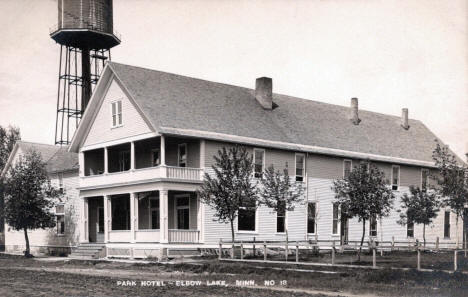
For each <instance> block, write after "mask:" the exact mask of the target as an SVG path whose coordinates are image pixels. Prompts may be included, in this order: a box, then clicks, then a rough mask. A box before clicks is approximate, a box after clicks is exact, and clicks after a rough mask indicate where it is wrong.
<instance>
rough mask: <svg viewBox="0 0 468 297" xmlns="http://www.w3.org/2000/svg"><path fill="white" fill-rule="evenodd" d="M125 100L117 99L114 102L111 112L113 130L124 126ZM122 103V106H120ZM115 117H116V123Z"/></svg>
mask: <svg viewBox="0 0 468 297" xmlns="http://www.w3.org/2000/svg"><path fill="white" fill-rule="evenodd" d="M122 101H123V100H122V99H117V100H114V101H112V102H110V104H111V108H110V112H111V128H118V127H122V126H123V111H122V109H123V102H122ZM119 103H120V104H119ZM114 106H115V114H114ZM119 106H120V113H119ZM114 116H115V123H114Z"/></svg>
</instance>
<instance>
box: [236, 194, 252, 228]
mask: <svg viewBox="0 0 468 297" xmlns="http://www.w3.org/2000/svg"><path fill="white" fill-rule="evenodd" d="M255 216H256V208H255V201H252V202H249V203H244V204H243V205H242V206H241V207H239V213H238V216H237V230H238V231H248V232H254V231H255V230H256V226H255V221H256V219H255Z"/></svg>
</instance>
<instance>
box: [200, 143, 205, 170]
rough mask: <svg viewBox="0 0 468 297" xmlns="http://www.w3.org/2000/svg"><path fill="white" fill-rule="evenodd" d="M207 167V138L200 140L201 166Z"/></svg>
mask: <svg viewBox="0 0 468 297" xmlns="http://www.w3.org/2000/svg"><path fill="white" fill-rule="evenodd" d="M199 168H201V169H204V168H205V139H202V140H200V167H199Z"/></svg>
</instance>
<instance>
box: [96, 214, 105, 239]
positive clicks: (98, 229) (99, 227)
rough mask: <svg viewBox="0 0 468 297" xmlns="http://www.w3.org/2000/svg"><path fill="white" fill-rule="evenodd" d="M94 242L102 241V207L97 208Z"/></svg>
mask: <svg viewBox="0 0 468 297" xmlns="http://www.w3.org/2000/svg"><path fill="white" fill-rule="evenodd" d="M96 242H104V207H102V206H99V207H98V208H97V222H96Z"/></svg>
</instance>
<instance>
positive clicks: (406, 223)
mask: <svg viewBox="0 0 468 297" xmlns="http://www.w3.org/2000/svg"><path fill="white" fill-rule="evenodd" d="M406 238H414V222H413V236H408V222H406Z"/></svg>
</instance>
